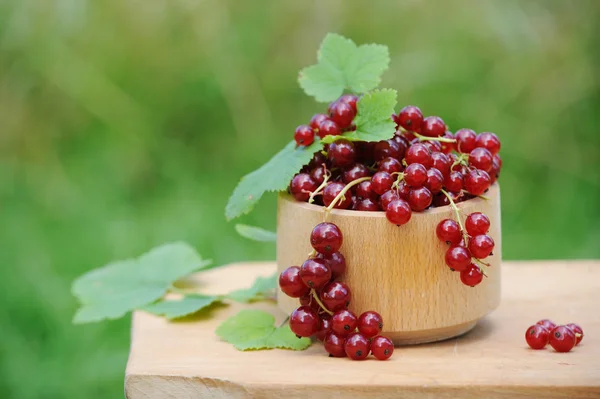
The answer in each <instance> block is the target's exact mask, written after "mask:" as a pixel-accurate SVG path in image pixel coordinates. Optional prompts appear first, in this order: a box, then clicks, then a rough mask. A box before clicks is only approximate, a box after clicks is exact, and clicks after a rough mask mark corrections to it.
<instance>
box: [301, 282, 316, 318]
mask: <svg viewBox="0 0 600 399" xmlns="http://www.w3.org/2000/svg"><path fill="white" fill-rule="evenodd" d="M302 284H304V282H303V283H302ZM298 299H299V302H300V305H302V306H309V307H310V308H311V309H313V310H315V311H316V312H317V313H319V312H321V311H322V309H321V305H319V302H317V301H315V300H314V298H313V296H312V293H310V290H309V294H308V295H304V296H301V297H300V298H298Z"/></svg>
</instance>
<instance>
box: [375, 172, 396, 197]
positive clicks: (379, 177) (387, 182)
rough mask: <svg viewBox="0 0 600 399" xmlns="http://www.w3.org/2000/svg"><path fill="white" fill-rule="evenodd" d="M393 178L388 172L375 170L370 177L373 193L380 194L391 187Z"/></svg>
mask: <svg viewBox="0 0 600 399" xmlns="http://www.w3.org/2000/svg"><path fill="white" fill-rule="evenodd" d="M394 180H395V179H394V178H393V177H392V176H391V175H390V174H389V173H388V172H377V173H375V174H374V175H373V177H372V178H371V188H372V190H373V191H374V192H375V193H377V194H379V195H382V194H383V193H385V192H386V191H389V190H390V189H391V188H392V184H393V183H394Z"/></svg>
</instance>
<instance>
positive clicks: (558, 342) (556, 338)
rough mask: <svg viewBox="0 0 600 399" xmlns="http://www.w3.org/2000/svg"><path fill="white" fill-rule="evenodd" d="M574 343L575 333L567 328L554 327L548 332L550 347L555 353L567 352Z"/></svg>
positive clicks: (575, 340)
mask: <svg viewBox="0 0 600 399" xmlns="http://www.w3.org/2000/svg"><path fill="white" fill-rule="evenodd" d="M576 343H577V338H576V337H575V333H574V332H573V330H571V329H570V328H569V327H567V326H558V327H555V328H554V330H552V331H551V332H550V346H551V347H553V348H554V350H555V351H557V352H569V351H570V350H571V349H573V347H574V346H575V344H576Z"/></svg>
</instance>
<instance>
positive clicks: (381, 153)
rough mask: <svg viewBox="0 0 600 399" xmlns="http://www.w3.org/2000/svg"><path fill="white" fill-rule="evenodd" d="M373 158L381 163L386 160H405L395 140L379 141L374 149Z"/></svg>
mask: <svg viewBox="0 0 600 399" xmlns="http://www.w3.org/2000/svg"><path fill="white" fill-rule="evenodd" d="M373 156H374V157H375V161H381V160H382V159H384V158H388V157H391V158H396V159H398V160H400V159H402V158H404V152H403V151H402V148H401V147H400V145H399V144H398V143H397V142H396V141H394V140H383V141H378V142H377V143H376V144H375V147H374V148H373Z"/></svg>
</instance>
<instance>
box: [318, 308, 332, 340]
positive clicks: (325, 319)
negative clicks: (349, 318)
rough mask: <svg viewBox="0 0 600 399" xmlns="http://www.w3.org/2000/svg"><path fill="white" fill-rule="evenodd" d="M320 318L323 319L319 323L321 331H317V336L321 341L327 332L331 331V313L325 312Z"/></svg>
mask: <svg viewBox="0 0 600 399" xmlns="http://www.w3.org/2000/svg"><path fill="white" fill-rule="evenodd" d="M319 318H320V319H321V320H320V321H321V323H320V325H319V331H317V334H316V336H315V337H316V338H317V339H318V340H319V341H324V340H325V337H326V336H327V334H329V332H330V331H331V315H329V314H328V313H323V314H320V315H319Z"/></svg>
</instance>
